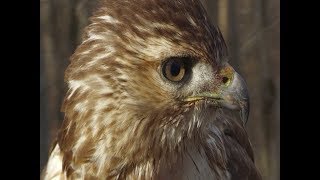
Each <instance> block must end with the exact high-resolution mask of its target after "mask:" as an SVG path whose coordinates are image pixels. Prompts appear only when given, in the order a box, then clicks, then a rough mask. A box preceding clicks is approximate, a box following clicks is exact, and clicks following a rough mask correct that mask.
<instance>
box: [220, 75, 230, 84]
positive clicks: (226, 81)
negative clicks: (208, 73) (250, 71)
mask: <svg viewBox="0 0 320 180" xmlns="http://www.w3.org/2000/svg"><path fill="white" fill-rule="evenodd" d="M228 82H229V78H228V77H226V76H224V77H222V83H223V84H227V83H228Z"/></svg>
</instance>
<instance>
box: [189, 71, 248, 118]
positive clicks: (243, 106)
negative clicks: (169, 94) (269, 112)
mask: <svg viewBox="0 0 320 180" xmlns="http://www.w3.org/2000/svg"><path fill="white" fill-rule="evenodd" d="M219 74H220V76H221V77H222V79H223V80H222V83H221V85H220V86H219V87H218V88H216V90H213V91H210V92H204V93H200V94H197V95H195V96H191V97H188V98H187V99H186V101H196V100H203V99H207V100H210V101H212V102H213V104H215V105H216V106H217V107H225V108H228V109H231V110H238V111H240V118H241V120H242V122H243V123H244V124H246V123H247V121H248V117H249V109H250V106H249V95H248V90H247V85H246V83H245V81H244V80H243V78H242V77H241V76H240V75H239V74H238V73H237V72H236V71H235V70H234V69H233V68H232V67H231V66H230V65H227V66H225V67H224V68H222V69H221V70H220V73H219Z"/></svg>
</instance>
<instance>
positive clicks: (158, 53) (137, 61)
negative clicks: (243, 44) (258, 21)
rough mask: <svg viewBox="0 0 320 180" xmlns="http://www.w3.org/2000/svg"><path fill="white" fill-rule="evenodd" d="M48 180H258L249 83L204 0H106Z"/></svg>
mask: <svg viewBox="0 0 320 180" xmlns="http://www.w3.org/2000/svg"><path fill="white" fill-rule="evenodd" d="M98 7H99V8H97V10H96V11H95V12H94V13H93V16H92V17H91V19H90V20H91V23H90V24H89V25H88V26H87V27H86V28H85V31H84V34H83V38H82V43H81V44H80V45H79V46H78V47H77V49H76V51H75V53H74V54H73V55H72V56H71V58H70V59H71V60H70V65H69V66H68V68H67V69H66V71H65V81H66V83H67V84H68V87H69V88H68V91H67V93H66V96H65V99H64V103H63V106H62V111H63V112H64V113H65V117H64V121H63V123H62V127H61V129H60V131H59V134H58V137H57V141H56V143H55V144H54V146H53V148H52V151H51V153H50V157H49V160H48V163H47V166H46V168H45V170H44V171H43V179H155V180H161V179H183V180H185V179H192V180H197V179H213V180H218V179H219V180H220V179H221V180H225V179H234V180H235V179H236V180H242V179H250V180H256V179H260V178H261V177H260V174H259V172H258V170H257V168H256V167H255V164H254V157H253V151H252V147H251V144H250V141H249V138H248V135H247V133H246V130H245V124H246V121H247V119H248V113H249V98H248V92H247V88H246V84H245V82H244V80H243V78H241V76H240V75H239V74H238V73H237V72H236V71H235V70H234V69H233V68H232V67H231V66H230V65H229V64H228V52H227V47H226V44H225V41H224V39H223V37H222V34H221V32H220V31H219V29H218V28H217V27H216V26H214V25H213V24H211V23H210V21H209V18H208V15H207V13H206V12H205V9H204V7H203V6H202V4H201V2H200V1H199V0H101V1H100V5H99V6H98Z"/></svg>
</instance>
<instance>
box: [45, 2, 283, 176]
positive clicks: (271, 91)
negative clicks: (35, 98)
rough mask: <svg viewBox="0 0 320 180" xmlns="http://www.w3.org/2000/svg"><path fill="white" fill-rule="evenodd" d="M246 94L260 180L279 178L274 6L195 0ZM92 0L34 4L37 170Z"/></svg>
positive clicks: (53, 134) (53, 130) (277, 45)
mask: <svg viewBox="0 0 320 180" xmlns="http://www.w3.org/2000/svg"><path fill="white" fill-rule="evenodd" d="M201 1H202V2H203V4H204V5H205V8H206V9H207V11H208V14H209V16H210V18H211V19H212V22H213V23H215V24H217V25H218V26H219V28H220V30H221V32H222V34H223V35H224V38H225V40H226V42H227V45H228V47H229V52H230V63H231V64H232V65H233V66H234V67H235V69H236V70H237V71H238V72H239V73H240V74H241V75H242V76H244V78H245V80H246V81H247V84H248V87H249V93H250V98H251V99H250V103H251V112H250V118H249V121H248V124H247V129H248V133H249V136H250V139H251V141H252V144H253V147H254V152H255V159H256V164H257V166H258V168H259V169H260V171H261V173H262V175H263V177H264V179H272V180H278V179H280V111H279V109H280V83H279V82H280V40H279V39H280V37H279V36H280V35H279V34H280V26H279V24H280V10H279V8H280V2H279V1H277V0H269V1H268V0H201ZM96 3H97V0H40V17H41V18H40V23H41V24H40V60H41V62H40V97H41V99H40V169H42V167H43V165H44V163H45V162H46V161H47V158H48V157H47V156H48V148H49V146H50V145H51V143H52V141H53V140H54V138H55V137H56V134H57V129H58V127H59V126H60V123H61V122H62V120H63V114H62V113H61V112H60V107H61V104H62V100H63V97H64V93H65V84H64V81H63V76H64V70H65V68H66V66H67V64H68V63H69V60H68V59H69V57H70V56H71V54H72V53H73V51H74V50H75V48H76V46H77V45H78V44H79V43H80V41H81V33H82V31H83V28H84V27H85V26H86V25H87V24H88V17H89V16H90V15H91V13H92V10H93V9H94V7H95V6H96Z"/></svg>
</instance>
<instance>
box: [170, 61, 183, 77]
mask: <svg viewBox="0 0 320 180" xmlns="http://www.w3.org/2000/svg"><path fill="white" fill-rule="evenodd" d="M180 70H181V65H180V64H179V63H177V62H173V63H172V64H171V68H170V73H171V75H172V76H177V75H178V74H179V73H180Z"/></svg>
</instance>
